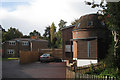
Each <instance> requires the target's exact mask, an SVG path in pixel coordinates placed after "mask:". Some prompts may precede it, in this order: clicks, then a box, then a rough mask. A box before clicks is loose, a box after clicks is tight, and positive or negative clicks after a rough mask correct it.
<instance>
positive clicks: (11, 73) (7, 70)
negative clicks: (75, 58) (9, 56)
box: [2, 60, 66, 78]
mask: <svg viewBox="0 0 120 80" xmlns="http://www.w3.org/2000/svg"><path fill="white" fill-rule="evenodd" d="M2 77H3V78H65V77H66V67H65V63H62V62H59V63H55V62H52V63H40V62H35V63H31V64H24V65H20V64H19V60H11V61H3V63H2Z"/></svg>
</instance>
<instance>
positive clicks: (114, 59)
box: [86, 0, 120, 75]
mask: <svg viewBox="0 0 120 80" xmlns="http://www.w3.org/2000/svg"><path fill="white" fill-rule="evenodd" d="M103 1H104V0H102V1H101V3H100V4H95V3H94V2H92V3H91V2H86V3H87V4H88V5H92V8H95V7H101V8H102V10H99V12H101V13H100V14H102V15H103V17H104V19H105V22H106V24H107V25H108V29H109V30H110V31H111V34H112V36H113V42H112V44H111V45H110V49H109V55H108V57H107V58H106V60H105V61H106V65H107V69H106V70H107V71H108V74H112V73H111V72H114V71H116V72H117V71H118V75H120V65H119V62H120V26H119V25H120V2H107V5H104V4H103ZM109 69H111V70H112V69H113V70H112V71H110V70H109ZM105 73H106V72H105Z"/></svg>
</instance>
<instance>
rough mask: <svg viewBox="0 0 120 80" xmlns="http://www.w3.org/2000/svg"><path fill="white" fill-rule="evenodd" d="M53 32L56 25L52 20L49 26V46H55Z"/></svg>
mask: <svg viewBox="0 0 120 80" xmlns="http://www.w3.org/2000/svg"><path fill="white" fill-rule="evenodd" d="M55 33H56V27H55V24H54V22H53V23H52V25H51V27H50V35H51V36H50V39H51V47H52V48H54V47H55V42H56V38H55Z"/></svg>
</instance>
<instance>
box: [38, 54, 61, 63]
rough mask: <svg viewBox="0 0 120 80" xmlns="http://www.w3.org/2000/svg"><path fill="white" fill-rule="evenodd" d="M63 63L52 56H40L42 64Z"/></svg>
mask: <svg viewBox="0 0 120 80" xmlns="http://www.w3.org/2000/svg"><path fill="white" fill-rule="evenodd" d="M52 61H53V62H61V59H57V58H55V57H53V56H52V55H51V54H47V53H45V54H43V55H41V56H40V62H52Z"/></svg>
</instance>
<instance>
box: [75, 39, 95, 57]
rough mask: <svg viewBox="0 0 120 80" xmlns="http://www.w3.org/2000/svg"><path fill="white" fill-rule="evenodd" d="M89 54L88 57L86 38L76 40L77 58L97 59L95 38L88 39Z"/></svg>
mask: <svg viewBox="0 0 120 80" xmlns="http://www.w3.org/2000/svg"><path fill="white" fill-rule="evenodd" d="M89 43H90V56H89V57H88V40H78V44H77V45H78V46H77V58H78V59H97V39H94V40H90V41H89Z"/></svg>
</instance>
